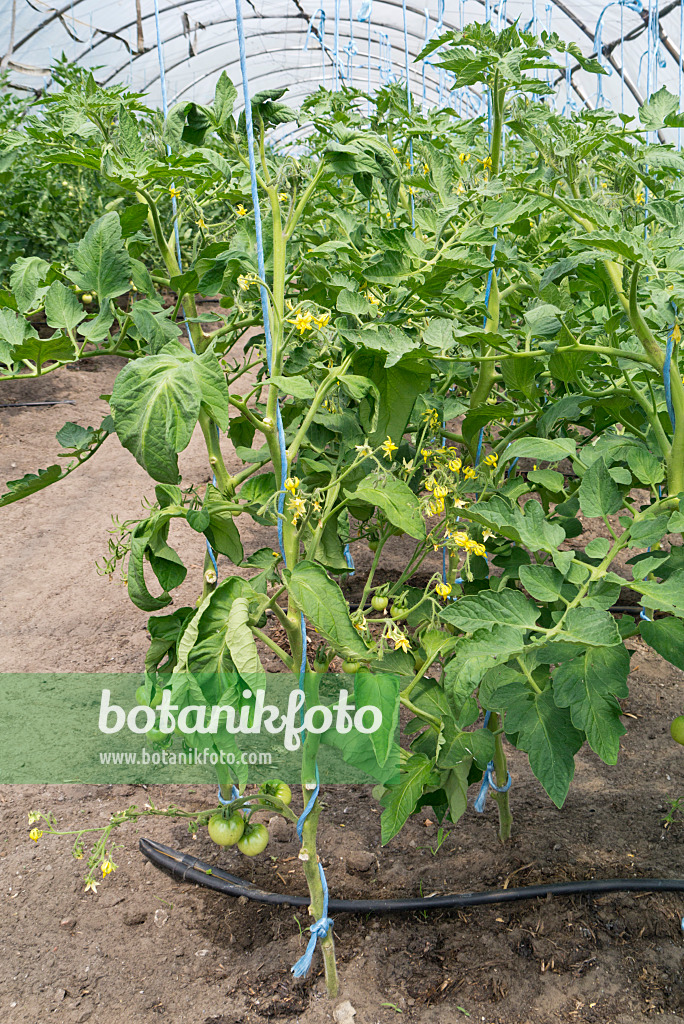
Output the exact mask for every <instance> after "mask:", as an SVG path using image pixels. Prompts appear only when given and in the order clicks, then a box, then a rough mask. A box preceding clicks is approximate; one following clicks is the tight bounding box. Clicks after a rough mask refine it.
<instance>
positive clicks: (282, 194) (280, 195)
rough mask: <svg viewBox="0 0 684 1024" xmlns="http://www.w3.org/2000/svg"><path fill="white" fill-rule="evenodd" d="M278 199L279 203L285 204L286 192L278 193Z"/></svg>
mask: <svg viewBox="0 0 684 1024" xmlns="http://www.w3.org/2000/svg"><path fill="white" fill-rule="evenodd" d="M278 199H279V200H280V202H281V203H286V202H287V200H288V195H287V192H279V193H278Z"/></svg>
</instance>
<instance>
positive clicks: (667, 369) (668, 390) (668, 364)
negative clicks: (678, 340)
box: [663, 324, 677, 430]
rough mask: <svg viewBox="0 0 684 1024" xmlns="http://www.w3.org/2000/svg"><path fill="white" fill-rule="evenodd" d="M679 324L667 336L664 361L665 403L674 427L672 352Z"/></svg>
mask: <svg viewBox="0 0 684 1024" xmlns="http://www.w3.org/2000/svg"><path fill="white" fill-rule="evenodd" d="M676 326H677V325H676V324H673V325H672V330H671V331H670V333H669V335H668V338H667V347H666V349H665V362H664V363H663V384H664V385H665V403H666V405H667V415H668V416H669V417H670V423H671V424H672V429H673V430H674V428H675V411H674V405H673V404H672V379H671V374H672V354H673V352H674V330H675V327H676Z"/></svg>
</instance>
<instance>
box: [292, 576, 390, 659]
mask: <svg viewBox="0 0 684 1024" xmlns="http://www.w3.org/2000/svg"><path fill="white" fill-rule="evenodd" d="M283 577H284V578H285V581H286V584H287V589H288V592H289V594H290V596H291V597H292V600H293V601H294V603H295V604H296V605H297V607H298V608H299V610H300V611H302V612H303V613H304V615H305V616H306V618H307V619H308V620H309V622H311V624H312V625H313V627H314V629H315V630H316V632H317V633H320V635H321V636H322V637H324V638H325V639H326V640H327V641H328V643H329V644H331V646H332V647H334V649H335V650H336V651H339V653H340V654H343V655H345V656H347V657H350V658H360V659H361V660H363V661H366V660H368V659H369V657H370V652H369V650H368V648H367V647H366V645H365V644H364V642H363V640H362V639H361V637H360V636H359V634H358V632H357V630H356V628H355V627H354V624H353V622H352V621H351V619H350V618H349V609H348V606H347V602H346V600H345V598H344V595H343V594H342V591H341V590H340V588H339V587H338V585H337V584H336V583H335V582H334V581H333V580H331V579H330V577H329V576H328V574H327V573H326V571H325V569H323V568H322V567H321V566H320V565H317V564H316V563H315V562H308V561H304V562H299V563H298V564H297V565H296V566H295V567H294V569H293V570H292V571H291V572H290V571H289V570H284V571H283Z"/></svg>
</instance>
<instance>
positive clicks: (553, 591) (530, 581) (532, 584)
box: [518, 565, 565, 604]
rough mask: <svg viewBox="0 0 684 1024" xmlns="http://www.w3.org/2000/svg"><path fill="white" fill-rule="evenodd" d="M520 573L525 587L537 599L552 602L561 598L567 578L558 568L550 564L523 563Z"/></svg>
mask: <svg viewBox="0 0 684 1024" xmlns="http://www.w3.org/2000/svg"><path fill="white" fill-rule="evenodd" d="M518 574H519V576H520V582H521V583H522V585H523V587H524V588H525V590H526V591H527V593H528V594H529V595H530V596H531V597H533V598H534V599H535V600H536V601H544V602H546V603H549V604H550V603H552V602H555V601H558V599H559V598H560V594H561V587H562V586H563V584H564V582H565V580H564V577H563V574H562V573H560V572H558V570H557V569H553V568H552V567H551V566H550V565H521V566H520V568H519V570H518Z"/></svg>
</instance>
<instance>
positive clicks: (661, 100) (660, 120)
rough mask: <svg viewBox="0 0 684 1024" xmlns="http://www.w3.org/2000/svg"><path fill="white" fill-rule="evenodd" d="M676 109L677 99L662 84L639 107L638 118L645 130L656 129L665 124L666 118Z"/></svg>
mask: <svg viewBox="0 0 684 1024" xmlns="http://www.w3.org/2000/svg"><path fill="white" fill-rule="evenodd" d="M678 109H679V99H678V98H677V97H676V96H673V95H672V93H671V92H668V90H667V89H666V87H665V86H663V87H662V89H658V92H654V93H653V94H652V96H651V97H650V98H649V99H648V101H647V102H646V103H644V105H643V106H642V107H639V120H640V121H641V123H642V125H643V127H644V128H645V129H646V130H647V131H649V132H654V131H658V129H659V128H662V127H663V126H664V125H665V122H666V119H667V118H668V117H669V116H670V115H671V114H674V113H675V111H677V110H678Z"/></svg>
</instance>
